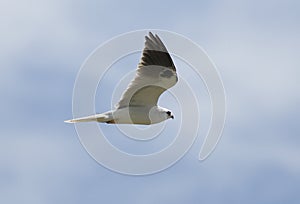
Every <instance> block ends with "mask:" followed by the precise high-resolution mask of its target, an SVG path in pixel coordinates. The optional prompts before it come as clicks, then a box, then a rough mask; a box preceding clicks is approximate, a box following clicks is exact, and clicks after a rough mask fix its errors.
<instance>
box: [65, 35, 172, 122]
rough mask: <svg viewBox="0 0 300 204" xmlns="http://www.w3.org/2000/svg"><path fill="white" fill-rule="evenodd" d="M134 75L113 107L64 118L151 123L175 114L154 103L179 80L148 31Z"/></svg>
mask: <svg viewBox="0 0 300 204" xmlns="http://www.w3.org/2000/svg"><path fill="white" fill-rule="evenodd" d="M145 39H146V41H145V47H144V50H143V54H142V57H141V60H140V63H139V64H138V68H137V71H136V75H135V77H134V79H133V80H132V81H131V82H130V84H129V85H128V87H127V89H126V90H125V91H124V93H123V94H122V97H121V99H120V101H119V102H118V103H117V104H116V106H115V107H116V109H115V110H112V111H108V112H105V113H102V114H96V115H92V116H87V117H82V118H76V119H72V120H67V121H65V122H67V123H76V122H91V121H97V122H104V123H118V124H144V125H149V124H154V123H159V122H162V121H164V120H167V119H168V118H174V116H173V115H172V113H171V111H170V110H168V109H165V108H162V107H159V106H158V105H157V102H158V99H159V96H160V95H161V94H162V93H163V92H164V91H166V90H167V89H169V88H171V87H172V86H174V85H175V84H176V82H177V81H178V78H177V74H176V68H175V65H174V63H173V61H172V58H171V56H170V54H169V53H168V51H167V49H166V47H165V46H164V44H163V42H162V41H161V40H160V38H159V37H158V36H157V35H155V36H154V35H153V34H152V33H151V32H149V36H146V37H145Z"/></svg>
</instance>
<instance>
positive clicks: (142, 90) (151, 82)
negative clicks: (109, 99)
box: [116, 32, 178, 108]
mask: <svg viewBox="0 0 300 204" xmlns="http://www.w3.org/2000/svg"><path fill="white" fill-rule="evenodd" d="M145 39H146V42H145V48H144V50H143V54H142V57H141V60H140V63H139V65H138V68H137V72H136V75H135V78H134V79H133V80H132V81H131V82H130V84H129V85H128V87H127V89H126V90H125V92H124V93H123V95H122V97H121V99H120V101H119V102H118V104H116V108H123V107H128V106H149V107H152V106H155V105H157V101H158V98H159V96H160V95H161V94H162V93H163V92H164V91H165V90H167V89H169V88H170V87H172V86H174V85H175V84H176V82H177V81H178V78H177V74H176V68H175V65H174V63H173V61H172V58H171V56H170V54H169V53H168V50H167V49H166V47H165V46H164V44H163V42H162V41H161V40H160V38H159V37H158V36H157V35H155V36H154V35H153V34H152V33H151V32H149V36H146V37H145Z"/></svg>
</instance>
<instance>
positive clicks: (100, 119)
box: [64, 114, 111, 123]
mask: <svg viewBox="0 0 300 204" xmlns="http://www.w3.org/2000/svg"><path fill="white" fill-rule="evenodd" d="M110 120H111V119H110V118H109V117H108V116H107V115H104V114H97V115H91V116H87V117H82V118H75V119H71V120H65V121H64V122H65V123H80V122H93V121H96V122H108V121H110Z"/></svg>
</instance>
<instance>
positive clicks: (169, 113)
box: [166, 110, 174, 119]
mask: <svg viewBox="0 0 300 204" xmlns="http://www.w3.org/2000/svg"><path fill="white" fill-rule="evenodd" d="M166 114H167V118H172V119H174V115H173V114H172V112H171V111H169V110H168V111H166Z"/></svg>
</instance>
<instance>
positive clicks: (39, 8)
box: [0, 0, 300, 204]
mask: <svg viewBox="0 0 300 204" xmlns="http://www.w3.org/2000/svg"><path fill="white" fill-rule="evenodd" d="M0 11H1V18H0V27H1V32H0V33H1V34H0V36H1V38H0V45H1V46H0V66H1V75H0V85H1V86H0V98H1V107H0V110H1V117H0V121H1V123H0V124H1V128H0V133H1V135H0V140H1V141H0V203H12V204H13V203H30V204H35V203H37V204H40V203H49V204H50V203H149V204H150V203H173V204H174V203H176V204H177V203H178V204H179V203H211V204H215V203H295V204H296V203H299V202H300V195H299V192H298V191H299V189H300V159H299V158H300V157H299V155H300V149H299V145H300V138H299V135H300V128H299V114H300V109H299V103H300V86H299V85H298V83H297V82H298V81H299V80H298V78H299V76H300V69H299V67H300V61H299V53H300V38H299V36H300V24H299V19H300V3H299V1H292V0H288V1H276V0H275V1H271V0H269V1H268V0H266V1H257V0H254V1H250V0H249V1H246V0H245V1H198V2H197V3H196V1H195V2H193V3H188V2H185V3H175V1H163V2H162V1H131V2H128V1H122V2H112V1H82V0H77V1H68V0H63V1H56V0H54V1H47V0H44V1H37V0H32V1H29V0H28V1H27V0H25V1H14V0H12V1H3V0H2V1H1V2H0ZM138 29H149V30H151V29H163V30H169V31H173V32H176V33H179V34H182V35H184V36H186V37H188V38H190V39H191V40H193V41H194V42H196V43H197V44H199V45H200V46H201V47H202V48H203V49H204V50H205V51H206V52H207V53H208V55H209V56H210V58H211V59H212V60H213V62H214V63H215V64H216V66H217V67H218V70H219V72H220V75H221V77H222V79H223V83H224V87H225V89H226V96H227V119H226V124H225V128H224V133H223V136H222V139H221V140H220V142H219V144H218V146H217V148H216V150H215V151H214V152H213V154H212V155H211V156H210V157H209V158H208V159H207V160H205V161H202V162H199V161H198V160H197V156H198V153H199V148H200V147H201V145H202V143H203V139H204V136H205V134H204V133H205V131H206V130H205V127H206V126H208V122H207V121H206V118H208V119H209V117H206V114H207V111H206V110H207V109H208V108H207V105H209V103H208V102H207V93H205V88H204V87H205V86H204V85H203V83H202V82H193V80H196V79H193V78H191V79H190V83H191V84H194V86H197V85H199V86H200V88H199V91H198V90H195V93H196V97H197V98H198V99H202V98H203V101H201V100H200V102H199V104H200V105H199V109H200V112H201V111H202V112H203V115H204V116H203V119H202V120H203V123H201V124H200V133H199V135H198V139H197V140H196V142H195V143H194V145H193V146H192V148H191V149H190V151H188V153H187V154H186V155H185V157H184V158H183V159H181V160H180V161H179V162H178V163H176V164H175V165H174V166H172V167H171V168H169V169H167V170H165V171H163V172H161V173H157V174H154V175H148V176H138V177H134V176H126V175H122V174H118V173H115V172H112V171H110V170H108V169H106V168H104V167H102V166H101V165H99V164H98V163H97V162H96V161H95V160H93V159H92V158H91V157H90V156H89V154H88V153H87V152H86V151H85V149H84V148H83V146H82V145H81V144H80V141H79V139H78V136H77V134H76V131H75V128H74V126H73V125H69V124H65V123H63V121H64V120H66V119H69V118H70V117H72V92H73V86H74V83H75V79H76V75H77V73H78V71H79V69H80V66H81V65H82V63H83V62H84V60H85V59H86V58H87V57H88V56H89V54H90V53H91V52H92V51H93V50H94V49H95V48H96V47H98V46H99V45H100V44H102V43H104V42H105V41H107V40H109V39H111V38H112V37H114V36H116V35H120V34H122V33H125V32H129V31H133V30H138ZM141 42H142V41H141ZM141 46H142V45H141ZM138 58H139V54H136V55H132V56H129V57H128V58H127V59H126V58H125V59H124V61H120V64H122V63H123V64H128V65H130V66H128V68H127V70H126V71H131V70H132V69H134V68H135V66H136V64H137V60H138ZM174 59H175V63H176V64H177V69H178V71H179V72H181V73H182V76H186V77H188V75H187V74H186V75H185V74H184V73H185V71H182V70H185V68H184V65H183V63H182V62H180V60H179V59H177V60H176V58H174ZM180 65H182V66H180ZM118 67H121V66H118V64H117V65H116V66H115V69H118ZM180 70H181V71H180ZM111 75H112V74H109V73H108V74H107V76H106V80H105V79H104V80H103V81H102V82H101V83H100V85H101V86H100V85H99V86H100V87H99V93H97V95H96V101H97V104H98V107H97V108H96V109H97V110H99V111H104V110H108V109H110V104H111V101H110V98H109V97H111V90H112V88H111V89H109V88H108V89H105V88H104V89H103V87H111V86H113V84H114V81H111V80H110V77H111ZM115 81H116V82H117V81H118V80H117V79H115ZM101 90H107V92H105V91H101ZM201 90H203V91H201ZM101 94H103V95H101ZM201 94H202V95H201ZM103 96H105V97H103ZM101 97H103V98H101ZM104 98H105V100H104ZM170 98H171V97H169V96H168V95H166V96H164V97H163V98H162V100H161V102H160V104H162V105H163V106H165V107H168V105H169V108H175V110H176V106H175V105H173V106H174V107H173V106H172V105H170V104H168V102H167V100H168V99H170ZM170 100H172V99H170ZM170 106H171V107H170ZM177 118H178V117H177ZM177 118H175V119H177ZM173 122H174V121H173ZM168 123H169V124H170V123H172V121H168ZM169 124H167V125H166V128H168V126H169V127H172V125H171V124H170V125H169ZM175 124H176V120H175ZM101 126H102V125H101ZM202 127H203V128H202ZM103 128H107V127H105V126H104V127H103ZM201 128H202V129H201ZM119 134H120V133H118V134H117V133H116V134H112V138H111V139H112V141H113V142H115V143H118V142H119V143H118V144H119V145H120V146H121V147H122V148H127V147H130V148H129V150H130V151H132V152H139V151H140V147H139V146H138V145H137V146H134V145H133V144H131V143H130V144H123V142H128V141H125V140H123V139H120V138H121V137H120V138H119ZM118 138H119V139H118ZM158 141H159V140H158ZM161 141H162V142H166V143H167V142H169V140H168V139H166V140H161ZM153 142H154V143H153V144H152V146H151V147H149V148H153V149H154V150H155V149H159V148H161V146H160V145H161V143H160V142H155V141H153Z"/></svg>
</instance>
